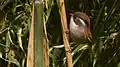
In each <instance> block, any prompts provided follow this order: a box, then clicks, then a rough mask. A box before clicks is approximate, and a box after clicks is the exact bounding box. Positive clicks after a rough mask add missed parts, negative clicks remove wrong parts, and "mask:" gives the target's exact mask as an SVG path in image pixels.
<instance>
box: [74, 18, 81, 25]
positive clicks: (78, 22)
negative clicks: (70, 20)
mask: <svg viewBox="0 0 120 67" xmlns="http://www.w3.org/2000/svg"><path fill="white" fill-rule="evenodd" d="M74 22H75V24H76V25H79V26H81V25H82V23H81V21H80V20H79V19H78V18H75V19H74Z"/></svg>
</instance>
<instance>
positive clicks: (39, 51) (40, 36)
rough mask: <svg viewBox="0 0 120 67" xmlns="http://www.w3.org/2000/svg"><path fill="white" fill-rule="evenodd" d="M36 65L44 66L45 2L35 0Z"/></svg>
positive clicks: (36, 66)
mask: <svg viewBox="0 0 120 67" xmlns="http://www.w3.org/2000/svg"><path fill="white" fill-rule="evenodd" d="M34 3H35V11H34V13H35V17H34V18H35V29H34V30H35V32H34V33H35V34H34V36H35V67H44V65H45V64H44V52H43V51H44V50H43V48H44V46H43V42H44V31H43V26H44V23H43V12H44V10H43V2H42V0H35V1H34Z"/></svg>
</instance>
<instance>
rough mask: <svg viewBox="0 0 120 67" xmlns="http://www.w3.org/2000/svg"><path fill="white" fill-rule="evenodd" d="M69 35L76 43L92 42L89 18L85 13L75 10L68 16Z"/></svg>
mask: <svg viewBox="0 0 120 67" xmlns="http://www.w3.org/2000/svg"><path fill="white" fill-rule="evenodd" d="M69 29H70V37H71V39H72V40H73V42H75V43H77V44H85V43H87V42H88V41H89V42H92V33H91V23H90V18H89V16H88V15H87V14H86V13H83V12H75V13H73V14H71V17H70V24H69Z"/></svg>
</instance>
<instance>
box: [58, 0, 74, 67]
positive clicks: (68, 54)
mask: <svg viewBox="0 0 120 67" xmlns="http://www.w3.org/2000/svg"><path fill="white" fill-rule="evenodd" d="M60 16H61V24H62V34H63V41H64V46H65V51H66V57H67V63H68V67H73V64H72V54H71V52H72V51H71V48H70V44H69V39H68V38H69V37H68V26H67V20H66V11H65V5H64V0H60Z"/></svg>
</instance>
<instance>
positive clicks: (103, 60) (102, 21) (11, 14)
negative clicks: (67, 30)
mask: <svg viewBox="0 0 120 67" xmlns="http://www.w3.org/2000/svg"><path fill="white" fill-rule="evenodd" d="M119 3H120V1H119V0H74V1H73V0H65V5H66V12H67V19H68V24H69V18H70V13H73V12H76V11H81V12H84V13H86V14H88V15H89V16H90V18H91V23H92V26H93V27H92V34H93V43H92V44H80V45H76V44H73V43H72V41H71V40H70V44H71V49H72V56H73V64H74V67H119V66H120V58H119V57H120V45H119V44H120V43H119V40H120V39H119V38H120V9H119V8H120V4H119ZM58 6H59V5H58V3H57V0H48V2H47V3H44V17H43V19H44V22H45V23H46V27H47V34H48V40H49V56H50V67H67V65H66V56H65V50H64V46H63V45H62V44H63V41H62V34H61V33H62V31H61V24H60V22H61V21H60V15H59V8H58ZM31 13H32V1H30V0H0V67H2V66H4V67H7V66H8V65H10V66H11V67H16V66H18V67H19V66H20V67H25V66H26V54H27V53H26V52H27V44H28V39H29V34H28V33H29V29H30V24H31Z"/></svg>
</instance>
